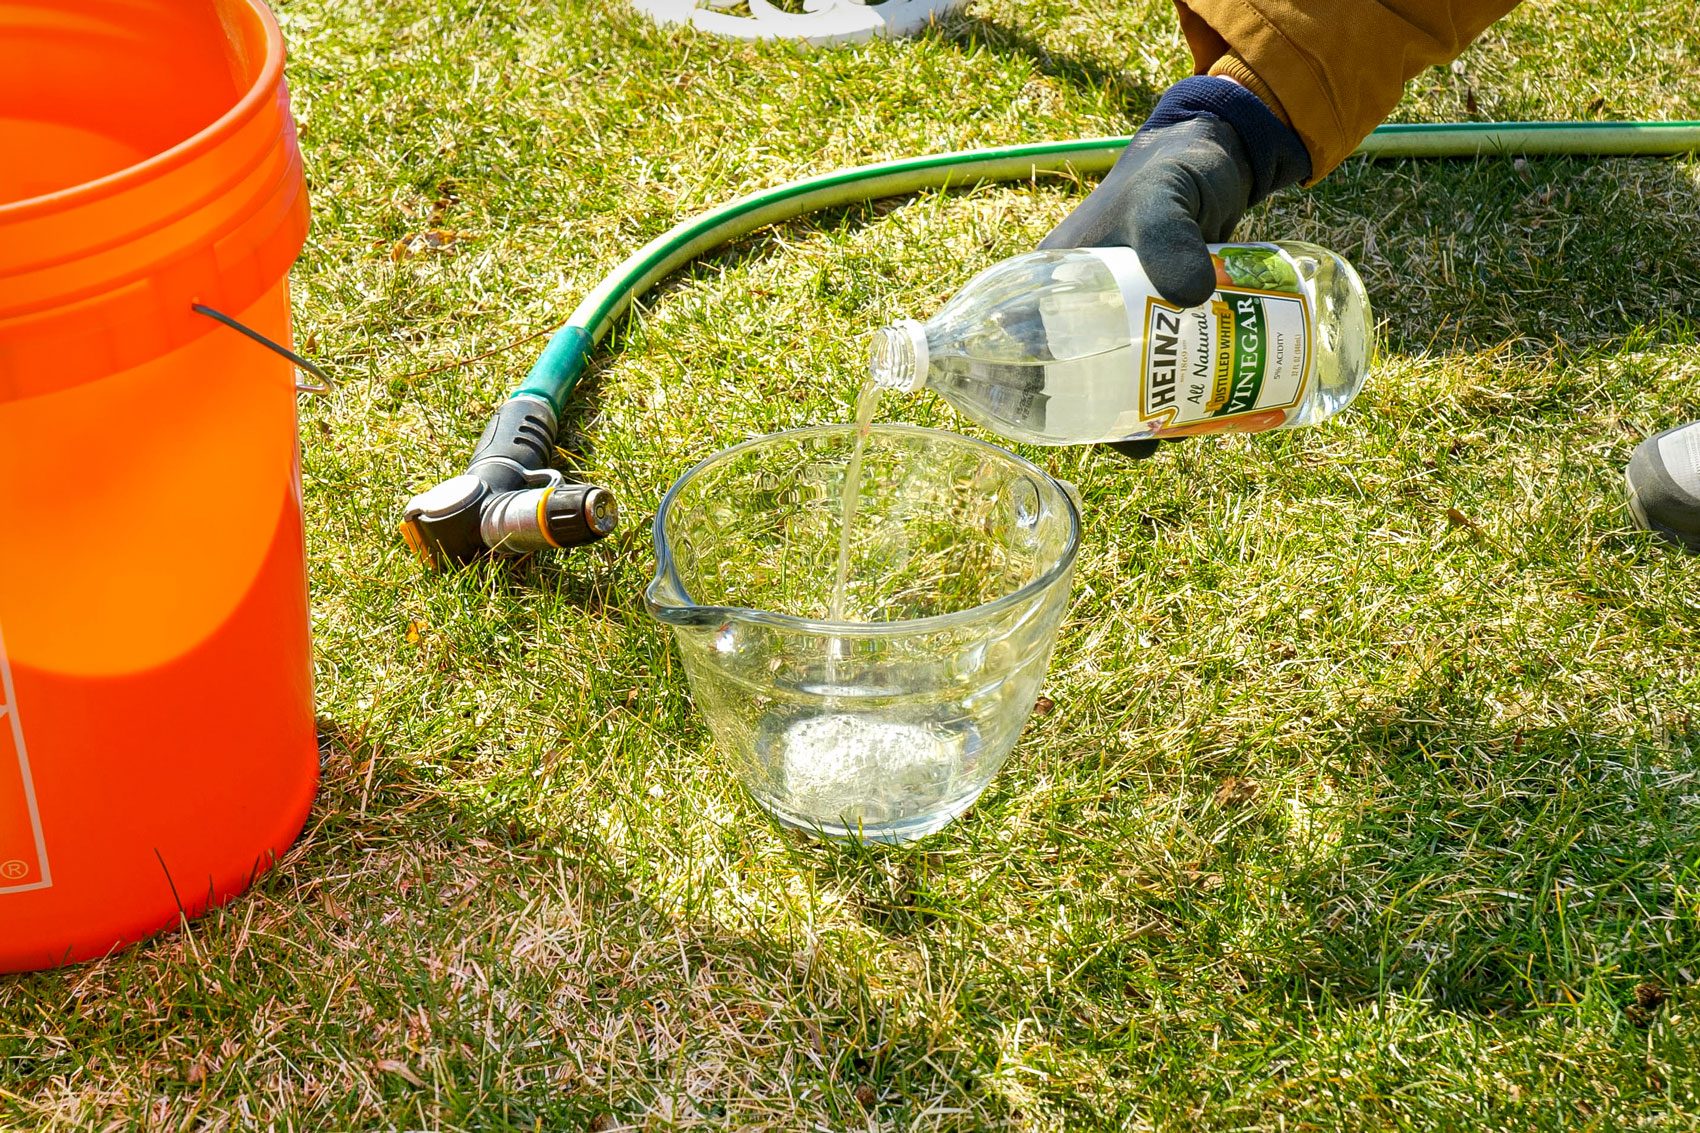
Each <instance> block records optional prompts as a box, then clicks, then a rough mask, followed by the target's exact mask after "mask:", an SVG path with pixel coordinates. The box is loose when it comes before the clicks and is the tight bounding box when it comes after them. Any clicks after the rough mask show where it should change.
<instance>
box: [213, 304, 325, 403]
mask: <svg viewBox="0 0 1700 1133" xmlns="http://www.w3.org/2000/svg"><path fill="white" fill-rule="evenodd" d="M190 309H191V310H193V311H194V312H195V313H196V314H197V315H205V316H206V317H207V318H209V319H212V320H214V321H216V322H220V323H223V324H224V325H225V326H227V327H229V328H230V329H231V330H234V331H240V332H241V333H242V334H245V335H247V336H248V337H249V338H251V339H253V340H254V341H255V342H257V343H259V344H260V345H261V346H264V347H265V348H266V349H267V350H270V351H271V352H272V353H274V354H279V355H282V356H283V357H285V358H287V359H289V360H290V361H291V362H293V363H295V365H296V366H297V367H298V368H299V369H302V370H306V371H307V372H308V373H309V374H312V375H313V376H314V377H315V378H318V379H319V381H318V384H316V385H315V384H314V383H312V382H306V381H302V380H301V375H300V374H299V373H298V374H296V376H295V392H296V393H310V394H313V395H315V396H317V397H323V396H325V395H326V394H328V393H330V392H331V390H332V389H333V388H334V387H335V384H336V383H334V382H333V381H331V376H330V375H329V374H327V373H325V371H324V370H322V369H320V368H319V366H318V365H317V364H315V363H313V362H309V361H308V360H307V359H305V358H303V357H301V355H299V354H297V353H295V351H293V350H291V349H290V348H289V347H287V346H284V345H283V344H282V343H277V342H273V341H272V340H271V339H269V338H267V337H266V336H265V335H263V334H261V333H260V332H259V331H257V330H255V329H254V328H253V327H249V326H243V325H242V324H241V323H239V322H237V321H236V320H235V319H233V318H231V317H230V316H229V315H227V314H225V313H224V312H223V311H215V310H213V309H212V308H211V307H208V306H206V305H205V304H204V303H195V304H192V305H191V307H190Z"/></svg>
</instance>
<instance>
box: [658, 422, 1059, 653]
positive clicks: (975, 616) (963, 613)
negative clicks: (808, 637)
mask: <svg viewBox="0 0 1700 1133" xmlns="http://www.w3.org/2000/svg"><path fill="white" fill-rule="evenodd" d="M855 427H856V426H855V424H854V423H853V422H847V423H843V424H831V425H810V426H807V427H805V428H800V429H784V430H781V431H780V432H777V433H766V434H763V435H761V436H757V437H751V438H750V439H748V440H746V441H743V442H740V443H739V444H735V445H732V446H731V447H730V448H724V449H721V450H720V451H719V452H716V453H714V454H713V455H711V456H708V457H705V458H704V459H702V460H699V461H698V462H697V463H695V464H693V465H692V466H691V467H690V468H688V469H686V470H685V472H684V473H682V474H681V475H680V476H679V478H678V479H677V480H675V481H673V485H672V486H671V487H670V488H668V489H667V492H666V494H665V495H663V496H662V497H661V504H660V506H659V507H657V508H656V509H655V519H654V520H653V521H652V522H651V524H650V533H651V536H652V538H653V540H654V543H655V577H654V578H653V579H652V580H651V581H650V584H649V586H648V588H647V589H646V590H645V591H644V598H645V601H646V604H647V605H648V607H649V611H650V613H651V614H652V615H653V616H654V617H656V618H657V619H658V620H660V621H662V622H664V623H667V624H670V625H687V626H692V625H694V626H709V625H719V624H722V623H724V622H727V621H731V620H733V619H734V618H735V619H737V620H739V621H745V622H756V623H760V624H763V625H770V626H773V627H775V628H778V629H784V630H789V631H792V632H800V633H813V634H820V635H823V636H832V637H889V636H893V635H896V634H914V633H934V632H938V631H941V630H948V629H951V628H954V627H956V626H959V625H963V624H967V623H970V622H974V621H978V620H981V619H985V618H989V617H991V616H994V615H996V614H998V613H1001V612H1002V611H1004V610H1007V609H1010V608H1012V607H1015V606H1019V605H1022V604H1023V603H1025V602H1028V601H1030V600H1032V599H1035V598H1037V597H1038V596H1039V595H1040V594H1042V593H1044V592H1045V591H1046V590H1048V589H1050V588H1051V587H1052V586H1053V585H1055V584H1056V582H1057V580H1058V579H1060V578H1062V577H1063V576H1064V575H1066V574H1067V573H1068V572H1069V571H1070V570H1071V569H1072V568H1073V566H1074V561H1075V558H1076V557H1077V556H1078V554H1079V553H1080V509H1079V507H1078V505H1077V504H1076V503H1075V500H1074V493H1073V492H1071V491H1070V490H1069V489H1068V487H1067V486H1066V485H1065V484H1064V483H1063V482H1062V481H1061V480H1059V479H1057V478H1056V477H1055V476H1052V475H1051V474H1050V473H1049V472H1046V471H1045V470H1044V469H1043V468H1040V467H1039V466H1038V465H1037V464H1034V463H1033V462H1032V461H1030V460H1028V459H1027V458H1026V457H1023V456H1020V455H1018V454H1017V453H1014V452H1011V451H1010V450H1009V449H1006V448H1004V447H1002V446H1001V445H994V444H991V443H989V442H987V441H982V440H980V439H979V438H978V437H970V436H966V435H964V434H962V433H955V432H951V431H950V430H948V429H929V428H926V427H924V426H921V425H905V424H901V423H898V422H889V423H883V424H876V425H874V426H873V427H872V430H871V431H872V432H874V433H886V434H899V435H907V436H915V437H925V438H943V439H944V440H945V441H946V442H947V443H949V444H955V445H962V446H966V447H969V448H973V449H979V450H980V451H982V452H984V453H987V454H990V455H992V456H995V457H997V458H999V459H1001V460H1003V461H1005V462H1008V463H1010V464H1013V465H1015V466H1016V467H1017V468H1018V469H1020V470H1021V471H1023V472H1026V473H1028V474H1029V475H1030V476H1032V477H1034V478H1035V479H1037V480H1039V481H1042V482H1047V483H1049V484H1050V485H1051V486H1052V487H1053V488H1055V489H1056V493H1057V495H1058V496H1059V497H1060V498H1061V499H1062V501H1063V504H1064V506H1065V507H1066V509H1067V517H1068V537H1067V543H1066V544H1065V545H1064V547H1063V551H1062V554H1060V555H1058V556H1057V560H1056V562H1054V563H1052V564H1051V565H1050V566H1049V567H1047V568H1046V569H1045V570H1044V571H1043V572H1042V573H1041V574H1040V575H1039V576H1038V577H1037V578H1034V579H1032V580H1030V581H1028V582H1026V583H1024V584H1023V585H1021V586H1019V587H1017V588H1016V589H1014V590H1012V591H1010V592H1009V593H1008V594H1003V595H1000V596H998V597H996V598H993V599H992V600H991V601H990V602H982V603H981V604H980V605H978V606H970V607H968V608H967V609H965V610H953V611H951V612H950V613H948V614H929V615H928V616H926V617H924V618H904V619H899V620H897V621H889V622H836V621H832V620H830V619H827V618H803V617H798V616H796V615H794V614H781V613H778V612H776V611H773V610H757V609H752V608H749V607H745V606H709V605H700V604H698V603H697V601H696V600H695V599H694V598H692V597H691V596H690V592H689V591H687V590H686V589H685V585H684V583H683V581H681V580H680V578H679V572H678V568H677V566H676V565H675V564H674V562H673V555H672V552H671V551H670V550H669V549H668V544H667V536H666V523H667V516H668V514H669V512H670V511H671V510H672V507H673V504H674V503H675V502H676V500H677V499H678V497H679V495H680V494H681V492H682V491H683V490H684V488H685V487H686V486H687V485H688V484H690V482H691V481H692V480H695V479H696V478H697V477H698V476H700V475H701V474H702V473H704V472H706V471H708V470H709V469H710V468H713V467H714V466H715V465H718V464H721V463H723V462H724V461H727V460H731V459H733V458H734V457H737V456H741V455H742V454H744V453H745V452H747V451H749V450H750V449H754V448H759V447H762V446H765V445H771V444H774V443H776V442H779V441H787V440H804V439H808V438H812V437H821V436H828V435H832V434H841V433H845V432H849V431H851V430H854V429H855ZM663 588H665V590H667V591H669V592H670V593H671V595H674V596H676V597H677V598H678V599H679V600H680V601H671V600H669V601H666V602H663V601H662V600H661V599H660V597H659V594H660V592H661V591H662V590H663ZM681 602H682V603H683V604H682V605H681V604H680V603H681Z"/></svg>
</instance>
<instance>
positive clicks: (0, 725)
mask: <svg viewBox="0 0 1700 1133" xmlns="http://www.w3.org/2000/svg"><path fill="white" fill-rule="evenodd" d="M52 883H53V881H52V878H51V876H50V875H49V874H48V872H47V847H46V844H45V843H44V842H43V840H42V837H41V818H40V815H39V814H38V813H37V811H36V806H35V786H34V784H33V783H32V782H31V780H30V764H29V753H28V751H27V750H26V749H25V747H24V726H23V722H22V721H21V720H20V719H19V718H18V702H17V696H16V694H15V693H14V691H13V688H12V667H11V664H10V663H9V662H8V661H7V659H6V639H5V636H4V635H3V634H0V897H3V896H5V895H6V894H7V893H21V892H24V891H25V890H30V889H45V888H47V887H48V886H49V885H51V884H52Z"/></svg>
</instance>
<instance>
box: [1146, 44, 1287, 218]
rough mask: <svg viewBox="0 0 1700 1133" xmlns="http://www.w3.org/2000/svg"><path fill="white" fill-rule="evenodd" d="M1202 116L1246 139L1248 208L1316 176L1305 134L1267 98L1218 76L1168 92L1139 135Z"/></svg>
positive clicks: (1185, 82)
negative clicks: (1279, 114) (1312, 173)
mask: <svg viewBox="0 0 1700 1133" xmlns="http://www.w3.org/2000/svg"><path fill="white" fill-rule="evenodd" d="M1200 115H1208V116H1210V117H1212V118H1219V119H1221V120H1222V121H1223V122H1226V123H1227V124H1228V125H1230V126H1232V127H1233V128H1234V132H1235V133H1236V134H1238V135H1239V136H1240V142H1241V144H1243V145H1244V146H1245V152H1246V158H1247V160H1248V161H1249V162H1250V164H1251V178H1252V188H1251V199H1250V200H1248V201H1247V202H1246V203H1247V204H1248V205H1255V204H1256V203H1257V202H1258V201H1261V200H1262V199H1263V198H1264V197H1267V196H1268V195H1269V194H1270V193H1273V192H1274V191H1275V190H1276V189H1284V188H1286V187H1287V186H1288V185H1296V184H1298V183H1299V182H1300V181H1303V180H1304V179H1305V178H1306V177H1309V176H1310V151H1309V150H1307V149H1305V144H1304V142H1303V141H1301V140H1300V138H1299V135H1298V134H1297V133H1296V132H1294V130H1293V129H1292V127H1290V126H1288V125H1287V124H1286V123H1284V122H1282V121H1281V120H1280V119H1279V118H1277V117H1275V112H1274V111H1273V110H1270V109H1269V107H1268V106H1266V105H1265V104H1264V102H1263V100H1262V99H1261V98H1258V97H1257V96H1256V95H1255V94H1253V93H1251V91H1249V90H1247V89H1246V88H1245V87H1242V86H1241V85H1240V84H1238V83H1236V82H1234V81H1233V80H1232V79H1224V78H1221V77H1219V76H1216V75H1194V76H1193V77H1192V78H1190V79H1182V80H1181V81H1180V82H1178V83H1176V84H1175V85H1174V86H1172V87H1170V88H1169V89H1168V90H1167V91H1165V92H1164V93H1163V97H1162V98H1161V99H1160V100H1159V101H1158V103H1157V106H1156V108H1155V109H1154V110H1152V111H1151V117H1149V118H1147V119H1146V120H1145V124H1144V125H1143V126H1141V127H1140V128H1139V132H1140V133H1141V134H1143V133H1145V132H1146V131H1148V130H1160V129H1162V128H1163V127H1164V126H1173V125H1174V124H1176V123H1177V122H1185V121H1187V120H1188V119H1190V118H1197V117H1199V116H1200Z"/></svg>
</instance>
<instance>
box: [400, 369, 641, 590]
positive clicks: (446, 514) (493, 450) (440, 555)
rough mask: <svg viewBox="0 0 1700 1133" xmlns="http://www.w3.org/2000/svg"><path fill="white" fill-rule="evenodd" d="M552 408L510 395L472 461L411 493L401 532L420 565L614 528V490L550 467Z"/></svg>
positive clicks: (582, 538) (442, 564)
mask: <svg viewBox="0 0 1700 1133" xmlns="http://www.w3.org/2000/svg"><path fill="white" fill-rule="evenodd" d="M554 439H555V412H554V410H553V409H552V408H551V407H550V406H549V404H548V403H547V402H545V401H543V400H542V399H540V398H534V397H514V398H510V399H509V400H508V401H507V402H506V403H504V404H503V406H502V408H501V409H500V410H499V411H498V412H497V413H496V416H495V418H494V419H493V420H492V421H491V422H490V425H489V427H488V428H486V429H485V430H484V436H483V437H482V438H480V440H479V443H478V450H477V451H476V452H475V453H474V454H473V457H472V464H471V466H470V467H469V468H468V469H467V470H466V471H465V472H463V473H461V474H460V475H459V476H454V477H451V478H450V479H448V480H445V481H443V482H442V483H441V484H438V485H437V486H436V487H434V488H430V489H428V490H426V491H424V492H421V493H419V494H418V495H417V496H414V497H413V499H411V500H409V501H408V503H407V508H406V509H405V510H404V512H403V513H402V521H401V533H402V537H403V538H404V539H406V540H407V545H408V546H409V547H411V548H412V549H413V552H414V554H416V555H418V556H419V558H420V559H421V560H422V561H423V562H424V563H425V565H426V566H429V567H433V568H437V569H444V568H447V567H449V566H451V565H456V564H461V563H467V562H471V561H472V560H473V559H475V558H477V557H478V556H480V555H482V554H484V553H485V552H487V551H490V552H495V553H498V554H504V555H523V554H528V553H530V552H532V551H546V550H550V549H557V550H560V549H565V548H567V547H576V546H581V545H583V544H585V543H594V542H595V541H596V540H598V539H601V538H603V537H604V536H606V535H608V534H609V533H611V532H612V531H613V530H614V528H615V527H616V526H618V525H619V521H620V511H619V507H618V506H617V505H616V503H615V501H614V494H613V493H612V492H610V491H609V490H608V489H606V488H599V487H597V486H596V485H595V484H569V483H567V482H566V481H565V480H563V479H562V477H561V474H560V473H559V472H557V471H555V470H554V469H553V468H550V467H549V466H548V459H549V455H550V453H551V452H552V451H553V448H554Z"/></svg>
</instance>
